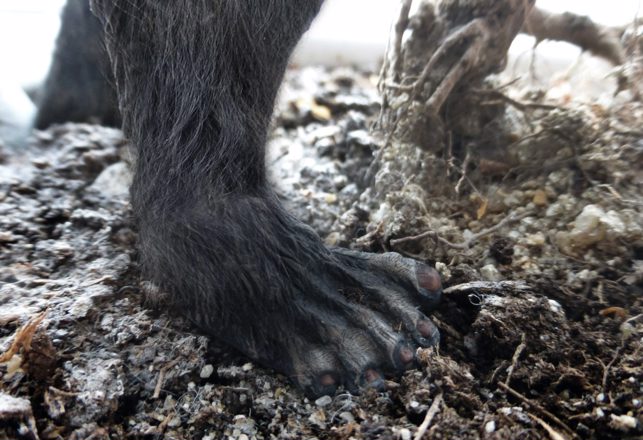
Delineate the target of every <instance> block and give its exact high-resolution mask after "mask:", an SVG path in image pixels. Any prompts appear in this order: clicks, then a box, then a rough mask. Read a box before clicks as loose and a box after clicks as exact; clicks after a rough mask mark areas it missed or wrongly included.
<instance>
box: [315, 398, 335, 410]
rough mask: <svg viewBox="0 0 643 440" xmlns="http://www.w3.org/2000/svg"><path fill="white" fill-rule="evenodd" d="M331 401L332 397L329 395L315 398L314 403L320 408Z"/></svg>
mask: <svg viewBox="0 0 643 440" xmlns="http://www.w3.org/2000/svg"><path fill="white" fill-rule="evenodd" d="M331 403H333V398H332V397H330V396H321V397H320V398H319V399H317V400H315V405H317V406H318V407H320V408H323V407H325V406H328V405H330V404H331Z"/></svg>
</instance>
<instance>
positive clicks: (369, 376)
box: [364, 368, 382, 383]
mask: <svg viewBox="0 0 643 440" xmlns="http://www.w3.org/2000/svg"><path fill="white" fill-rule="evenodd" d="M381 379H382V376H381V375H380V373H378V372H377V371H375V370H373V369H372V368H369V369H368V370H366V371H364V380H365V381H366V383H371V382H375V381H377V380H381Z"/></svg>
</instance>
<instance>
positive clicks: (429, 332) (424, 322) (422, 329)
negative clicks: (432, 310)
mask: <svg viewBox="0 0 643 440" xmlns="http://www.w3.org/2000/svg"><path fill="white" fill-rule="evenodd" d="M416 328H417V331H418V333H420V335H422V337H423V338H426V339H431V340H432V339H434V338H436V337H439V336H438V335H439V333H438V329H437V328H436V326H435V325H434V324H433V323H432V322H431V321H429V320H428V319H420V320H419V321H418V322H417V325H416Z"/></svg>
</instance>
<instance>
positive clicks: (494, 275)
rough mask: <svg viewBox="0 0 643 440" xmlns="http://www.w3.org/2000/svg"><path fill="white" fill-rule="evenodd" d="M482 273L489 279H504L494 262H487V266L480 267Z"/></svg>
mask: <svg viewBox="0 0 643 440" xmlns="http://www.w3.org/2000/svg"><path fill="white" fill-rule="evenodd" d="M480 275H482V278H484V279H485V280H487V281H500V280H502V275H500V272H499V271H498V269H496V266H494V265H493V264H487V265H485V266H482V267H481V268H480Z"/></svg>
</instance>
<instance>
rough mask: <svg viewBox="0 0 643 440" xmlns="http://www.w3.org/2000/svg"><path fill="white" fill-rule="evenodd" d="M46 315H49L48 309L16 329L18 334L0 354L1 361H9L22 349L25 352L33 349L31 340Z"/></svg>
mask: <svg viewBox="0 0 643 440" xmlns="http://www.w3.org/2000/svg"><path fill="white" fill-rule="evenodd" d="M45 315H47V311H46V310H45V311H44V312H41V313H40V314H38V315H36V316H34V317H33V318H31V319H30V320H29V321H28V322H27V323H26V324H25V325H23V326H22V327H20V328H19V329H18V331H16V336H15V337H14V338H13V342H12V343H11V346H10V347H9V349H8V350H7V351H5V352H4V353H3V354H2V355H1V356H0V363H1V362H7V361H8V360H9V359H11V358H12V357H13V355H14V354H16V353H18V352H19V351H20V349H23V350H24V351H25V352H28V351H29V350H31V341H32V339H33V337H34V334H36V330H37V329H38V326H39V325H40V323H41V322H42V320H43V319H45Z"/></svg>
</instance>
